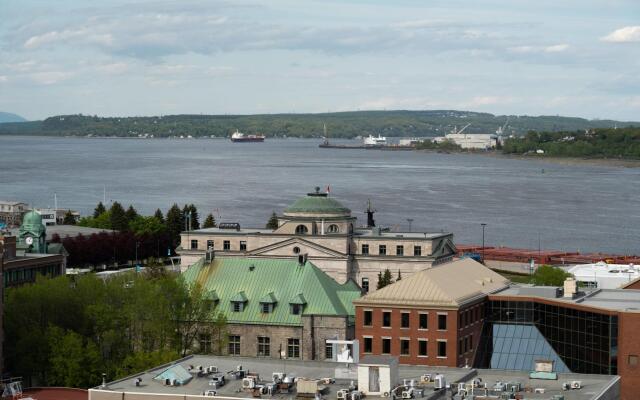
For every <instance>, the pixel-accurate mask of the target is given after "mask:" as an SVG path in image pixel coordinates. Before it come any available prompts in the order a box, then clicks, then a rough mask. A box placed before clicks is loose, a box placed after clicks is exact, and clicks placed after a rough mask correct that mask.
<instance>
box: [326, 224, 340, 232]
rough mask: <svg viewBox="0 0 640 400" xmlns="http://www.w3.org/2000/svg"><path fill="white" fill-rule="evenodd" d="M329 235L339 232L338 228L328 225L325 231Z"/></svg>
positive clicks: (334, 225)
mask: <svg viewBox="0 0 640 400" xmlns="http://www.w3.org/2000/svg"><path fill="white" fill-rule="evenodd" d="M327 232H329V233H338V232H340V228H339V227H338V225H336V224H331V225H329V229H328V230H327Z"/></svg>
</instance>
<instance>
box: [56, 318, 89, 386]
mask: <svg viewBox="0 0 640 400" xmlns="http://www.w3.org/2000/svg"><path fill="white" fill-rule="evenodd" d="M46 336H47V339H48V341H49V347H50V358H49V362H50V368H49V371H48V373H47V384H48V385H50V386H66V387H89V386H92V385H94V384H95V383H96V382H98V381H99V379H100V375H101V373H100V364H101V363H100V361H101V360H100V354H99V352H98V348H97V346H96V345H95V343H93V342H92V341H90V340H86V339H84V338H83V337H82V336H81V335H79V334H77V333H75V332H73V331H65V330H63V329H61V328H59V327H56V326H50V327H49V328H48V329H47V332H46Z"/></svg>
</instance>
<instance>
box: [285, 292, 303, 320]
mask: <svg viewBox="0 0 640 400" xmlns="http://www.w3.org/2000/svg"><path fill="white" fill-rule="evenodd" d="M306 304H307V300H306V299H305V298H304V296H303V295H302V293H300V294H298V295H297V296H295V297H294V298H293V299H291V300H289V309H290V311H291V315H302V312H303V311H304V306H305V305H306Z"/></svg>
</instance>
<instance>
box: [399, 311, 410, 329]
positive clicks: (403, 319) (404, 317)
mask: <svg viewBox="0 0 640 400" xmlns="http://www.w3.org/2000/svg"><path fill="white" fill-rule="evenodd" d="M410 319H411V314H409V313H408V312H403V313H402V314H400V327H401V328H408V327H409V321H410Z"/></svg>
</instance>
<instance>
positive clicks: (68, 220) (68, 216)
mask: <svg viewBox="0 0 640 400" xmlns="http://www.w3.org/2000/svg"><path fill="white" fill-rule="evenodd" d="M62 223H63V224H64V225H75V224H76V217H75V216H74V215H73V213H72V212H71V210H67V212H66V213H64V220H62Z"/></svg>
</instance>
